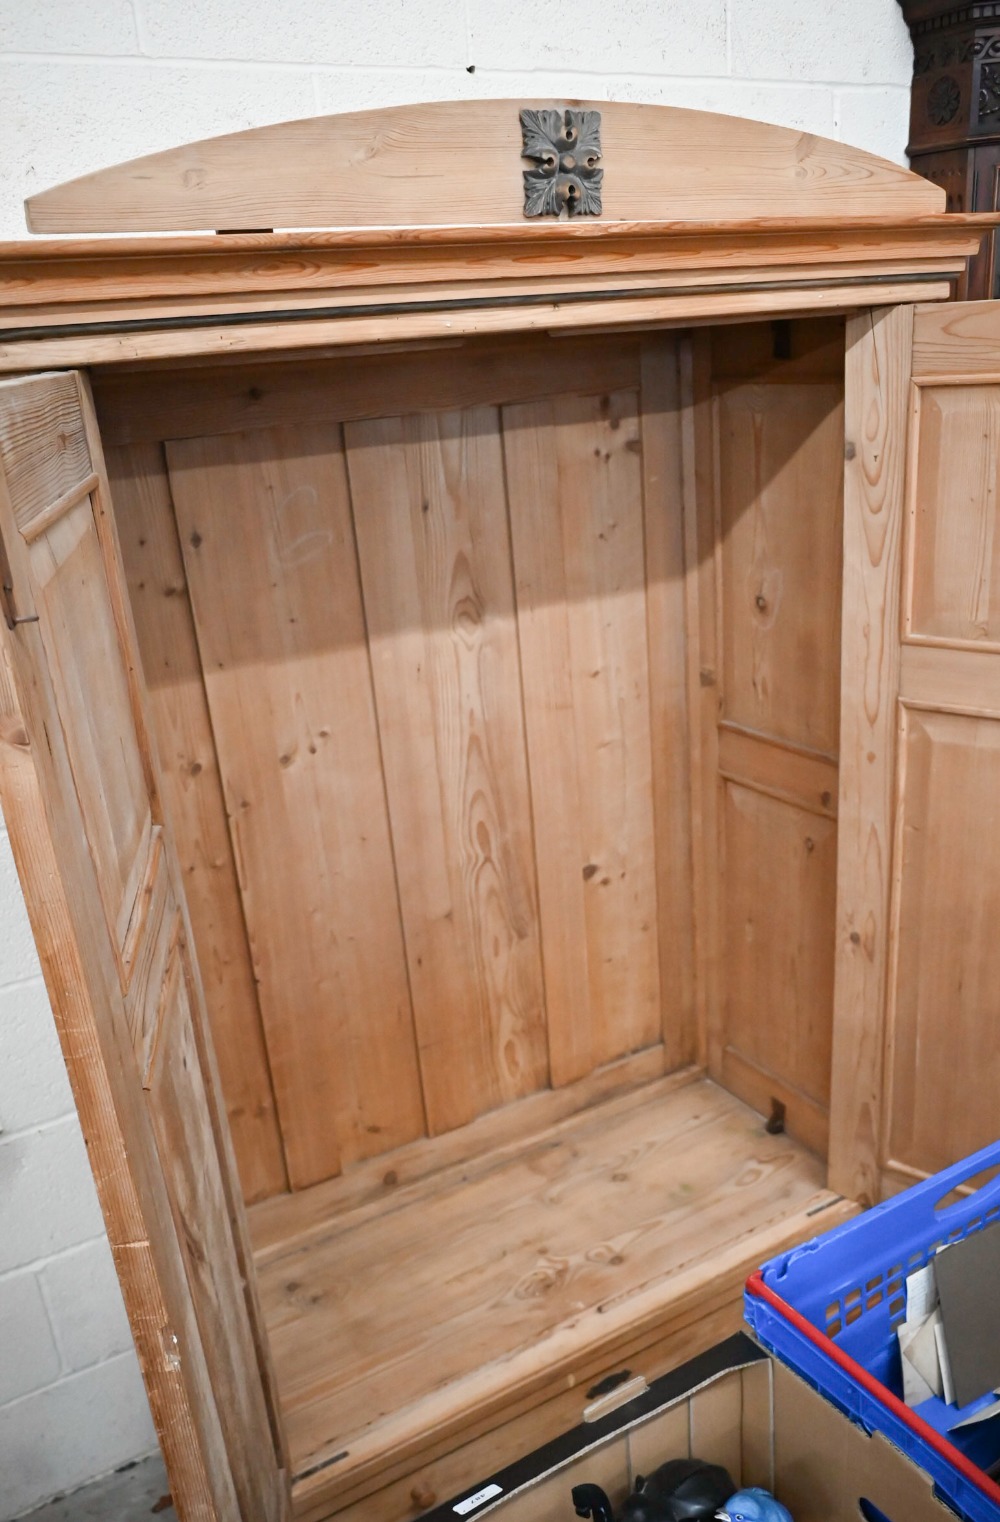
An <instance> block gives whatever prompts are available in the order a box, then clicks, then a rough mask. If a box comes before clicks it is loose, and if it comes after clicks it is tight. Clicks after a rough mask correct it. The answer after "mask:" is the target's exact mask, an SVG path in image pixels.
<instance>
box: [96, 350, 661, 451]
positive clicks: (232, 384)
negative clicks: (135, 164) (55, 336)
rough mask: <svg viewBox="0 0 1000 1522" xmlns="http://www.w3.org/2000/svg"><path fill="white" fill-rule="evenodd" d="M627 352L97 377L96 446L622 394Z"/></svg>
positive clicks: (476, 354) (447, 353) (438, 354)
mask: <svg viewBox="0 0 1000 1522" xmlns="http://www.w3.org/2000/svg"><path fill="white" fill-rule="evenodd" d="M638 347H639V340H638V339H636V338H616V339H607V338H600V337H589V338H566V339H564V340H563V341H562V342H561V343H559V344H548V345H546V346H545V347H544V348H543V347H542V346H541V345H535V346H533V347H531V348H529V347H527V346H526V345H525V342H524V340H523V339H520V338H515V339H497V340H492V341H491V340H487V341H484V342H478V343H473V344H462V343H460V342H459V343H455V344H451V345H448V344H447V343H443V344H441V345H439V346H432V347H430V348H426V347H424V348H421V349H420V350H418V351H417V352H404V353H399V352H393V353H389V354H380V353H379V352H378V350H377V348H376V349H375V350H374V351H372V352H369V353H368V354H366V355H364V356H363V362H362V363H361V364H359V363H358V359H357V357H354V356H352V357H350V358H342V357H340V356H338V355H336V354H333V355H328V356H326V357H325V358H324V359H323V360H321V361H319V362H316V361H315V360H311V359H305V360H303V359H301V358H300V359H298V360H295V359H292V360H289V359H287V358H285V359H283V360H282V359H273V360H269V361H257V362H256V363H254V362H252V361H250V362H245V363H243V364H238V365H234V364H231V365H228V366H225V367H222V368H220V367H218V366H214V367H212V366H210V367H206V368H202V369H188V370H184V369H180V370H176V369H174V368H171V369H169V370H162V371H160V370H156V371H151V372H150V373H148V374H146V375H144V376H143V377H142V381H141V384H138V385H137V384H136V378H135V376H134V375H118V374H116V373H115V372H114V371H111V372H110V373H105V374H102V375H101V376H100V377H99V379H98V383H97V400H98V404H99V407H100V416H101V430H102V437H103V438H104V441H105V444H106V445H107V444H109V443H111V444H135V443H158V442H159V441H160V440H161V439H183V438H202V437H204V436H205V434H208V433H212V434H216V433H245V432H247V431H248V430H249V429H256V428H280V427H286V426H288V425H290V424H291V425H299V424H303V423H317V424H320V423H325V422H327V421H328V420H329V419H330V418H337V419H338V420H339V421H341V422H344V423H350V422H357V421H360V420H361V419H365V418H384V417H395V416H397V415H398V414H400V413H406V414H411V413H416V412H444V411H449V410H452V409H455V408H460V407H474V406H478V405H484V404H488V403H498V402H515V401H528V400H530V399H532V398H543V397H546V396H551V395H552V394H553V393H554V392H559V391H575V390H588V389H591V388H593V389H594V390H599V389H600V388H601V387H602V386H608V387H611V388H613V389H617V388H619V387H622V386H628V385H629V384H630V383H634V381H635V376H636V363H637V358H638Z"/></svg>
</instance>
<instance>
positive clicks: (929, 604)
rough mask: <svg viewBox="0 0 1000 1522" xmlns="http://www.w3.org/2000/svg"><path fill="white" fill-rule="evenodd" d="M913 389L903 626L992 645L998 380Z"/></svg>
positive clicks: (999, 643) (996, 620)
mask: <svg viewBox="0 0 1000 1522" xmlns="http://www.w3.org/2000/svg"><path fill="white" fill-rule="evenodd" d="M917 396H918V400H919V411H918V412H916V413H915V415H914V417H913V420H912V426H913V428H914V429H915V430H916V432H917V438H916V463H915V470H916V483H919V484H917V485H915V487H914V489H913V490H912V491H911V494H910V512H909V521H908V525H907V528H908V532H907V570H908V573H909V584H908V596H907V605H906V632H907V633H908V634H913V635H918V636H921V635H922V636H928V637H930V638H933V639H940V640H948V641H954V642H958V643H968V644H973V645H988V646H991V647H992V648H993V649H995V650H1000V535H998V534H997V520H998V485H1000V385H992V386H990V385H978V386H977V385H967V386H963V385H949V386H922V387H920V389H919V391H918V393H917ZM958 462H961V465H960V468H956V467H957V464H958Z"/></svg>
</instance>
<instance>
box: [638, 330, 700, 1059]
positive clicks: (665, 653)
mask: <svg viewBox="0 0 1000 1522" xmlns="http://www.w3.org/2000/svg"><path fill="white" fill-rule="evenodd" d="M641 367H642V368H641V391H640V411H641V415H642V472H643V480H642V500H643V518H644V529H645V541H646V629H647V638H648V644H649V703H650V740H651V743H652V749H653V817H654V820H655V830H656V901H657V911H658V919H659V935H658V945H659V953H660V1000H661V1004H662V1030H663V1044H664V1049H665V1051H666V1054H667V1059H668V1062H669V1065H670V1066H679V1065H680V1064H682V1063H685V1062H693V1061H694V1060H695V1057H696V1055H697V1050H698V1032H697V1026H696V1022H697V1009H696V1005H695V987H694V924H693V917H692V881H691V878H692V869H691V852H692V840H691V804H690V797H691V762H690V746H689V740H688V692H687V670H686V663H685V661H684V659H683V656H682V652H683V651H684V649H685V644H686V638H687V631H686V626H685V616H686V609H685V592H684V511H683V502H684V441H683V421H682V409H681V377H680V359H679V353H678V348H677V342H676V340H675V339H674V338H673V337H672V336H669V337H666V336H662V335H659V334H657V335H656V336H650V337H649V338H648V339H646V340H644V341H643V344H642V350H641Z"/></svg>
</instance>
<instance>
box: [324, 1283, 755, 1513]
mask: <svg viewBox="0 0 1000 1522" xmlns="http://www.w3.org/2000/svg"><path fill="white" fill-rule="evenodd" d="M740 1324H741V1316H740V1312H739V1309H738V1305H737V1302H736V1300H735V1298H733V1295H732V1292H731V1291H726V1290H723V1292H722V1294H721V1296H720V1297H719V1300H718V1304H717V1305H716V1306H714V1307H712V1308H709V1307H708V1306H703V1307H702V1308H701V1314H698V1315H697V1316H696V1317H695V1319H694V1320H693V1321H690V1322H688V1323H687V1324H686V1325H683V1326H678V1327H674V1328H673V1329H672V1330H671V1331H670V1332H668V1333H667V1334H666V1335H665V1336H663V1337H661V1338H659V1339H658V1340H657V1341H654V1342H652V1343H647V1342H644V1341H643V1340H641V1339H640V1340H639V1342H638V1343H637V1344H635V1345H634V1346H631V1347H629V1346H622V1347H621V1348H618V1349H616V1350H615V1351H614V1353H613V1355H612V1357H611V1358H610V1361H609V1359H608V1357H607V1356H605V1357H604V1358H603V1360H602V1359H601V1358H598V1359H596V1360H593V1361H592V1362H591V1363H590V1365H589V1366H584V1367H581V1368H580V1370H579V1372H578V1374H577V1375H576V1376H575V1377H574V1381H573V1384H572V1385H571V1386H569V1387H568V1388H565V1389H562V1390H560V1391H559V1392H558V1393H557V1394H552V1395H549V1396H547V1397H545V1396H543V1397H542V1398H541V1399H540V1400H539V1399H537V1398H535V1399H533V1400H531V1401H530V1402H529V1403H528V1404H527V1405H526V1406H525V1408H524V1409H523V1410H521V1411H520V1412H519V1414H517V1415H511V1416H510V1418H509V1419H508V1420H503V1421H502V1422H501V1425H499V1426H496V1427H493V1429H492V1430H486V1431H483V1432H482V1434H481V1435H480V1436H471V1435H465V1434H463V1436H462V1440H461V1446H460V1447H457V1448H456V1447H454V1446H452V1447H451V1448H450V1451H447V1452H445V1453H444V1454H443V1456H442V1457H439V1458H432V1457H427V1458H426V1459H425V1460H424V1461H423V1462H422V1463H420V1465H419V1466H418V1467H417V1468H416V1469H412V1468H411V1469H410V1472H409V1473H406V1474H404V1475H403V1476H402V1478H401V1479H398V1480H393V1481H392V1482H391V1483H390V1484H389V1485H387V1486H385V1487H383V1488H382V1489H380V1490H377V1491H375V1492H373V1493H371V1494H368V1495H365V1497H364V1499H363V1500H360V1501H353V1502H348V1503H347V1504H346V1505H345V1506H343V1507H342V1498H341V1497H338V1498H337V1500H336V1501H335V1502H334V1503H333V1504H334V1505H335V1506H336V1508H337V1510H336V1516H337V1518H338V1522H341V1519H342V1522H413V1519H415V1518H416V1517H417V1516H418V1514H419V1513H421V1512H422V1511H424V1510H425V1508H426V1507H427V1506H428V1505H431V1506H433V1505H438V1504H440V1503H441V1502H443V1501H445V1500H447V1498H448V1497H450V1496H455V1495H461V1494H462V1492H463V1491H467V1490H468V1489H469V1486H470V1477H471V1476H473V1475H483V1476H486V1475H491V1474H494V1473H495V1472H496V1471H497V1470H498V1469H500V1468H502V1467H503V1466H504V1465H506V1464H511V1463H515V1462H517V1461H518V1460H520V1459H522V1458H524V1456H525V1455H526V1454H527V1453H529V1452H531V1451H533V1449H535V1448H537V1447H538V1446H540V1445H541V1444H543V1443H547V1442H551V1441H552V1439H553V1438H557V1437H560V1436H561V1435H562V1434H563V1433H564V1432H567V1431H568V1430H569V1429H570V1428H571V1427H574V1426H576V1425H578V1424H579V1422H580V1418H581V1414H582V1411H583V1407H584V1404H585V1402H586V1394H585V1392H586V1390H587V1389H588V1388H590V1387H591V1386H593V1385H594V1384H596V1383H597V1382H598V1381H599V1380H600V1379H602V1378H604V1377H606V1375H608V1374H610V1373H618V1372H620V1371H621V1370H622V1369H623V1368H634V1369H638V1370H641V1371H642V1373H643V1375H644V1376H645V1378H646V1380H647V1381H652V1380H653V1379H655V1378H657V1377H658V1376H659V1375H660V1374H665V1373H667V1372H669V1371H670V1370H671V1369H675V1368H677V1366H678V1365H679V1364H682V1363H684V1362H685V1361H686V1360H687V1359H689V1358H693V1357H695V1355H696V1354H698V1353H701V1352H704V1351H705V1350H706V1349H707V1348H709V1347H712V1346H713V1345H714V1344H715V1343H716V1342H720V1341H721V1340H722V1339H723V1338H725V1337H728V1336H731V1335H732V1333H733V1332H735V1331H738V1330H739V1327H740ZM767 1415H768V1417H769V1416H770V1404H768V1407H767ZM672 1416H673V1418H674V1420H672V1421H671V1422H670V1424H669V1426H667V1424H666V1423H665V1424H664V1427H663V1428H662V1429H659V1430H661V1431H662V1432H663V1433H664V1436H669V1437H670V1438H672V1437H673V1434H674V1433H675V1432H676V1431H677V1428H678V1422H677V1420H676V1418H678V1417H679V1418H681V1420H682V1422H683V1441H679V1442H678V1445H677V1446H667V1447H664V1446H663V1440H662V1439H661V1440H660V1448H659V1451H660V1452H661V1453H662V1452H669V1453H671V1454H675V1453H676V1454H677V1455H678V1456H679V1455H681V1454H682V1453H684V1452H685V1451H686V1448H687V1432H688V1411H687V1406H686V1405H680V1406H677V1407H674V1408H673V1409H672ZM648 1429H652V1430H651V1431H650V1436H649V1451H650V1452H651V1453H655V1452H656V1447H655V1445H656V1443H657V1437H656V1431H657V1423H656V1422H655V1420H654V1421H653V1422H650V1423H648V1424H644V1425H643V1426H642V1427H640V1428H636V1429H633V1431H632V1432H631V1433H630V1434H629V1459H630V1469H631V1472H632V1474H633V1476H634V1475H635V1473H636V1472H638V1469H639V1465H638V1464H637V1462H636V1454H637V1453H638V1456H639V1459H640V1461H642V1460H643V1458H644V1455H645V1452H646V1448H645V1445H644V1443H643V1442H642V1441H640V1443H639V1444H637V1442H636V1439H637V1437H638V1436H639V1435H640V1434H641V1435H642V1438H643V1439H644V1436H645V1433H646V1432H647V1430H648ZM472 1431H475V1427H473V1429H472ZM768 1431H770V1422H768ZM769 1441H770V1439H769ZM655 1462H657V1461H654V1463H647V1466H646V1470H645V1472H646V1473H648V1472H649V1470H650V1469H652V1468H654V1467H655ZM471 1483H472V1484H475V1481H474V1480H471ZM563 1494H564V1497H565V1491H564V1493H563ZM330 1504H331V1503H330V1502H329V1501H327V1502H325V1503H324V1502H322V1501H320V1502H319V1503H318V1504H316V1503H313V1504H303V1502H302V1501H301V1500H300V1501H299V1503H298V1506H297V1511H296V1517H297V1522H326V1518H327V1517H329V1515H330V1509H329V1508H330ZM510 1504H511V1506H513V1505H514V1503H513V1502H511V1503H510Z"/></svg>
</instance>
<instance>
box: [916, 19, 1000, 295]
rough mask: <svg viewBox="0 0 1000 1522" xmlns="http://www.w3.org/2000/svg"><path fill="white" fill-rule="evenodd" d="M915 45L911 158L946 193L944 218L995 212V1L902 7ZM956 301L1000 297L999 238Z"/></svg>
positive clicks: (998, 118)
mask: <svg viewBox="0 0 1000 1522" xmlns="http://www.w3.org/2000/svg"><path fill="white" fill-rule="evenodd" d="M899 3H900V6H901V8H902V11H903V14H904V16H905V17H906V22H907V25H908V26H909V28H910V35H911V37H912V38H913V89H912V92H911V96H910V141H909V150H908V151H909V154H910V162H911V164H912V167H913V168H914V169H915V170H916V172H917V173H918V174H922V175H925V176H926V177H927V179H929V180H933V181H934V183H935V184H936V185H940V186H942V187H943V189H944V190H945V192H946V194H947V197H948V202H947V207H948V210H949V211H996V210H997V209H998V207H1000V0H980V3H974V4H965V5H958V4H955V3H951V4H949V3H947V0H899ZM958 294H959V296H960V297H962V296H967V297H970V298H972V299H978V298H983V297H996V296H998V295H1000V284H998V271H997V247H996V235H995V233H994V234H991V235H990V236H989V237H988V238H987V239H985V240H984V243H983V247H982V250H981V252H980V253H979V254H977V255H976V256H975V257H974V258H973V259H971V260H970V261H969V272H968V276H967V278H966V280H965V281H964V282H962V283H960V286H959V291H958Z"/></svg>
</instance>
